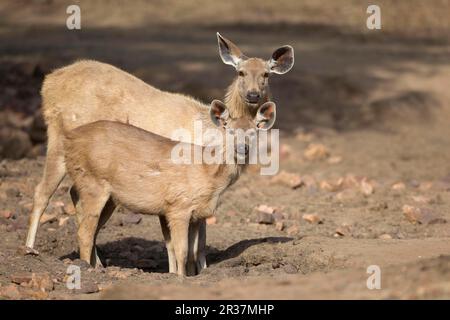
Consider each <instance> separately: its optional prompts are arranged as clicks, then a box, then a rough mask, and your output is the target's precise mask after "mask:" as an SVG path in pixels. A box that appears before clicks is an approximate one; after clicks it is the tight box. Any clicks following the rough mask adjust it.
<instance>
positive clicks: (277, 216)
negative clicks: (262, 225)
mask: <svg viewBox="0 0 450 320" xmlns="http://www.w3.org/2000/svg"><path fill="white" fill-rule="evenodd" d="M272 215H273V219H274V220H275V221H281V220H284V219H285V218H286V216H285V214H284V213H282V212H279V211H275V212H274V213H273V214H272Z"/></svg>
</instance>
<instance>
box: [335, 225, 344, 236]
mask: <svg viewBox="0 0 450 320" xmlns="http://www.w3.org/2000/svg"><path fill="white" fill-rule="evenodd" d="M346 233H347V230H345V229H344V228H340V227H339V228H337V229H336V231H335V233H334V236H335V237H336V236H337V237H343V236H345V235H346Z"/></svg>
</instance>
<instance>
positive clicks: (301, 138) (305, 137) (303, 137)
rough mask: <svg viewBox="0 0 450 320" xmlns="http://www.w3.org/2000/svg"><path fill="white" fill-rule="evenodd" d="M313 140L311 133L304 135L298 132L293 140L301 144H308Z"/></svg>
mask: <svg viewBox="0 0 450 320" xmlns="http://www.w3.org/2000/svg"><path fill="white" fill-rule="evenodd" d="M313 138H314V135H313V134H312V133H305V132H300V133H298V134H297V135H296V136H295V139H297V140H299V141H302V142H310V141H312V139H313Z"/></svg>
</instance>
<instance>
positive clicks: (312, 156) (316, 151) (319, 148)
mask: <svg viewBox="0 0 450 320" xmlns="http://www.w3.org/2000/svg"><path fill="white" fill-rule="evenodd" d="M329 155H330V152H329V151H328V149H327V148H326V147H325V146H324V145H323V144H320V143H311V144H310V145H309V146H308V147H307V148H306V150H305V151H304V152H303V156H304V157H305V158H306V159H307V160H311V161H313V160H323V159H326V158H328V156H329Z"/></svg>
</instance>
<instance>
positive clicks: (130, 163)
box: [64, 107, 275, 275]
mask: <svg viewBox="0 0 450 320" xmlns="http://www.w3.org/2000/svg"><path fill="white" fill-rule="evenodd" d="M273 108H274V107H273ZM273 108H272V109H270V110H271V111H270V112H269V113H270V114H269V115H268V117H267V116H266V120H267V119H272V121H270V123H271V124H270V126H271V125H272V124H273V121H274V114H275V111H274V109H273ZM261 115H263V113H261ZM225 122H227V124H226V126H227V128H241V129H244V130H247V129H249V128H254V127H257V126H258V125H259V124H257V123H255V122H254V121H253V120H252V118H251V117H248V116H244V117H241V118H238V119H231V118H230V119H229V120H228V121H224V123H225ZM264 123H266V122H264ZM65 136H66V138H65V141H64V151H65V152H64V153H65V159H66V168H67V171H68V173H69V175H70V176H71V178H72V179H73V181H74V188H75V189H76V193H77V194H78V195H79V201H80V203H81V206H77V214H78V221H79V230H78V240H79V245H80V257H81V259H83V260H86V261H87V262H89V263H91V264H92V265H94V266H95V265H97V264H98V257H97V256H96V252H95V239H96V237H97V234H98V231H99V230H100V228H101V226H102V225H103V224H104V223H105V222H106V220H107V219H108V218H109V216H110V215H111V214H112V211H113V210H114V206H115V205H117V204H120V205H123V206H124V207H127V208H129V209H130V210H132V211H135V212H141V213H144V214H155V215H159V216H161V218H162V219H165V222H164V223H162V224H163V225H167V226H168V229H169V235H167V234H165V239H166V244H167V248H168V251H169V255H170V254H172V255H174V256H175V260H176V263H177V267H176V270H177V273H178V274H180V275H185V274H186V265H187V262H188V260H189V261H190V262H191V263H190V266H191V268H190V269H191V270H189V274H195V273H196V272H198V271H199V270H193V269H195V268H196V263H195V262H196V260H197V259H198V257H197V255H198V252H196V248H195V246H194V245H192V244H189V241H190V240H189V238H190V237H191V235H189V232H191V233H194V237H195V234H198V232H199V224H198V222H199V221H202V220H204V219H205V218H207V217H209V216H211V215H213V214H214V212H215V210H216V207H217V204H218V199H219V196H220V195H221V194H222V193H223V192H224V191H225V190H226V188H227V187H228V186H230V185H231V184H232V183H234V182H235V181H236V180H237V179H238V177H239V175H240V173H241V172H242V170H243V168H244V167H245V164H225V163H222V164H213V165H208V164H175V163H173V162H172V160H171V151H172V149H173V148H174V147H175V145H176V144H177V143H178V142H175V141H172V140H170V139H167V138H165V137H162V136H159V135H156V134H154V133H150V132H147V131H144V130H142V129H139V128H137V127H134V126H130V125H126V124H123V123H119V122H110V121H97V122H94V123H90V124H87V125H83V126H81V127H78V128H76V129H74V130H72V131H70V132H67V133H66V135H65ZM225 147H226V144H225V143H224V145H223V152H224V154H223V157H224V156H225V152H226V149H225ZM191 148H192V149H191V150H192V152H194V151H193V148H204V147H201V146H195V145H191ZM77 202H78V199H77ZM111 203H112V204H113V205H112V206H111ZM107 204H109V205H108V206H107ZM190 222H191V230H190V231H189V228H190V227H189V223H190ZM171 251H173V252H172V253H171ZM169 263H170V259H169ZM192 266H193V267H192Z"/></svg>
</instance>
